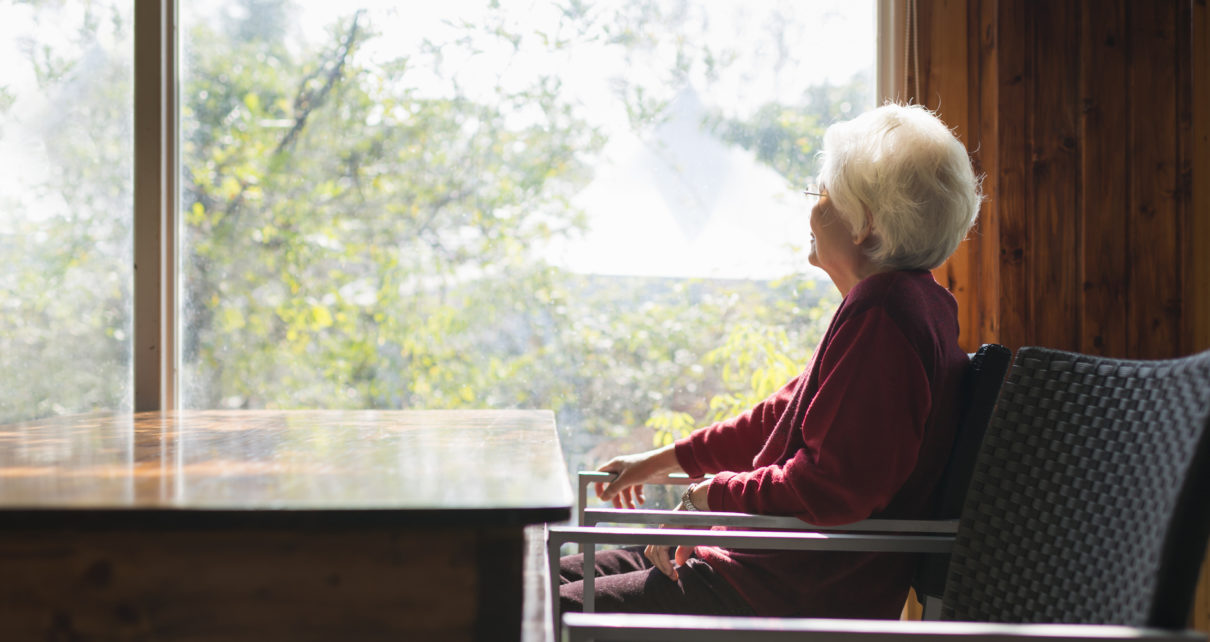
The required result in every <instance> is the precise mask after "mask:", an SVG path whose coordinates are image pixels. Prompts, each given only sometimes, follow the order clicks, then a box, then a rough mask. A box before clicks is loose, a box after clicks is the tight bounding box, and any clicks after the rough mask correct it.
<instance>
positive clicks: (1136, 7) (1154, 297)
mask: <svg viewBox="0 0 1210 642" xmlns="http://www.w3.org/2000/svg"><path fill="white" fill-rule="evenodd" d="M1176 7H1177V0H1157V1H1155V2H1138V3H1129V4H1128V5H1127V11H1128V19H1129V21H1130V22H1129V24H1130V25H1131V29H1130V35H1131V38H1132V42H1131V52H1132V55H1131V57H1130V60H1129V61H1128V69H1129V71H1128V73H1129V78H1130V88H1129V96H1130V101H1131V109H1130V128H1129V136H1130V143H1131V150H1132V156H1131V168H1130V172H1129V173H1128V176H1129V181H1130V208H1131V210H1130V216H1129V218H1128V229H1127V239H1128V245H1127V247H1128V252H1129V255H1128V256H1129V258H1128V261H1129V266H1130V286H1129V287H1130V299H1131V300H1130V305H1129V306H1128V317H1127V318H1128V340H1129V346H1128V350H1129V354H1130V355H1131V356H1133V357H1137V358H1144V359H1146V358H1161V357H1169V356H1175V355H1176V353H1177V352H1178V350H1179V348H1180V312H1181V307H1180V306H1181V281H1180V256H1179V255H1180V252H1179V250H1178V248H1179V247H1180V243H1179V240H1178V238H1177V235H1178V225H1179V221H1178V218H1177V215H1178V211H1179V208H1178V206H1177V204H1176V200H1175V199H1176V192H1177V190H1176V185H1177V168H1176V162H1177V134H1178V132H1177V124H1176V115H1177V107H1176V98H1177V97H1176V90H1175V87H1176V80H1177V78H1176V71H1175V69H1176V62H1177V60H1176V42H1175V21H1176Z"/></svg>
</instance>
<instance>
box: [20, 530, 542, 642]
mask: <svg viewBox="0 0 1210 642" xmlns="http://www.w3.org/2000/svg"><path fill="white" fill-rule="evenodd" d="M506 530H507V532H506ZM506 530H496V531H492V530H484V531H479V532H472V531H468V530H453V529H430V530H424V529H416V530H411V531H403V530H396V531H393V532H381V533H369V532H362V531H352V530H349V531H321V532H312V533H296V532H288V531H244V532H213V533H190V532H182V531H167V532H154V531H145V530H144V531H106V532H89V533H73V532H64V531H51V532H43V533H37V534H36V535H37V536H36V537H33V536H31V535H32V534H31V533H28V532H26V533H18V534H15V535H14V534H13V533H2V534H0V558H3V559H4V562H5V581H4V582H3V583H2V584H0V620H2V621H3V622H4V623H5V624H4V627H3V629H0V639H4V640H34V639H155V640H217V639H221V640H344V639H357V640H378V639H417V640H424V639H440V640H470V639H510V638H511V639H516V638H517V637H518V635H519V631H520V613H521V610H520V606H519V605H518V606H517V608H516V609H515V610H510V611H509V613H508V614H503V613H501V612H500V611H499V610H498V609H497V610H494V611H493V612H492V613H491V618H490V620H488V619H486V618H481V617H480V616H481V614H480V613H478V612H477V611H476V606H475V599H474V596H475V595H476V593H477V592H479V591H480V589H479V587H480V585H483V584H486V585H487V586H490V587H491V590H492V591H494V592H495V593H497V594H499V595H502V596H505V597H507V596H508V595H509V594H511V593H516V594H517V595H520V593H521V585H520V574H519V573H517V574H516V577H515V578H514V577H512V576H511V575H508V574H506V575H508V576H504V575H500V574H497V575H492V574H491V573H483V572H482V571H483V568H482V567H483V565H481V564H479V563H478V560H479V558H480V556H479V555H478V554H477V551H479V550H480V549H483V548H484V547H485V546H486V547H487V549H490V551H491V552H498V551H499V549H500V547H501V546H508V547H516V551H514V553H513V554H512V556H511V557H513V558H516V559H520V557H521V555H520V552H521V549H520V547H521V546H522V542H521V536H520V533H519V532H518V531H517V530H516V529H506ZM489 570H490V569H489ZM514 585H515V586H514ZM505 602H507V603H509V604H511V602H510V601H508V600H505ZM482 615H485V614H482Z"/></svg>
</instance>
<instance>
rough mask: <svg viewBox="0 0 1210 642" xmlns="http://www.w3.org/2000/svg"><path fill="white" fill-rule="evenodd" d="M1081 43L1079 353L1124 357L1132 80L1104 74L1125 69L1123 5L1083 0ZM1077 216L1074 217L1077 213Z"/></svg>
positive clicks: (1126, 31) (1113, 1)
mask: <svg viewBox="0 0 1210 642" xmlns="http://www.w3.org/2000/svg"><path fill="white" fill-rule="evenodd" d="M1081 4H1082V12H1081V13H1082V17H1083V32H1084V37H1083V38H1081V39H1080V42H1081V51H1080V114H1081V117H1080V140H1081V141H1082V144H1081V146H1080V167H1081V169H1082V172H1081V175H1080V179H1079V189H1080V194H1081V196H1080V200H1081V203H1082V204H1083V208H1082V210H1081V212H1079V222H1080V228H1081V229H1080V240H1081V243H1082V248H1081V255H1082V256H1083V257H1084V281H1083V283H1082V284H1081V300H1080V305H1081V307H1082V308H1083V311H1084V314H1083V319H1082V321H1083V325H1082V327H1081V329H1080V343H1079V348H1078V349H1079V350H1080V351H1082V352H1088V353H1091V354H1100V355H1124V354H1127V347H1128V343H1127V338H1126V308H1127V305H1128V304H1127V295H1128V292H1127V289H1128V288H1127V285H1128V283H1129V278H1130V264H1129V263H1128V262H1127V260H1126V258H1127V252H1126V238H1127V236H1126V235H1127V229H1128V224H1127V220H1128V218H1129V214H1130V208H1129V203H1130V198H1129V197H1130V190H1129V181H1127V180H1124V178H1125V177H1126V176H1128V175H1129V173H1130V172H1129V163H1128V160H1129V143H1130V141H1129V140H1128V139H1127V137H1125V136H1122V124H1123V123H1126V122H1129V120H1128V119H1129V111H1128V110H1129V103H1128V101H1126V100H1123V97H1124V96H1126V95H1127V89H1128V87H1127V77H1126V76H1125V75H1124V74H1116V73H1105V70H1107V69H1125V68H1126V50H1127V46H1128V44H1129V43H1128V38H1129V37H1130V36H1129V31H1130V30H1129V29H1127V28H1126V25H1127V23H1126V7H1125V3H1124V2H1123V0H1104V1H1102V0H1083V1H1082V3H1081ZM1074 214H1075V213H1073V215H1074Z"/></svg>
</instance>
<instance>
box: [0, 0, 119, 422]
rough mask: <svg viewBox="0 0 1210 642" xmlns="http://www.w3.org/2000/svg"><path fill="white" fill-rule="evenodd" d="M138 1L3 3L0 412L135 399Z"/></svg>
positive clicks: (11, 415) (60, 410)
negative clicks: (134, 170) (133, 328)
mask: <svg viewBox="0 0 1210 642" xmlns="http://www.w3.org/2000/svg"><path fill="white" fill-rule="evenodd" d="M132 6H133V5H132V3H130V2H98V1H92V2H86V1H83V0H80V1H60V2H31V3H13V2H0V59H2V60H4V61H5V62H6V64H4V65H3V66H0V265H3V266H4V268H3V269H2V270H0V373H3V374H0V422H11V421H19V420H24V419H32V418H37V417H45V416H49V415H57V414H64V413H72V412H82V411H89V410H94V409H105V410H129V408H130V406H131V383H130V382H131V369H130V368H131V366H130V363H131V361H130V355H131V339H130V330H131V309H132V298H131V286H132V272H131V258H130V257H131V239H132V233H131V221H132V216H133V214H132V212H133V210H134V207H133V197H132V192H133V184H132V168H133V153H134V152H133V138H132V133H131V124H132V118H133V116H132V114H133V94H132V87H133V71H132V51H133V41H132V34H131V24H132Z"/></svg>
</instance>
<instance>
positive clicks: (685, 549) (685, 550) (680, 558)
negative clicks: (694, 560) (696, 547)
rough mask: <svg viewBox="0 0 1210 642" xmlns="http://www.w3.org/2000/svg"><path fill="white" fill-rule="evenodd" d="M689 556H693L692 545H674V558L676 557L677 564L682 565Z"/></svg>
mask: <svg viewBox="0 0 1210 642" xmlns="http://www.w3.org/2000/svg"><path fill="white" fill-rule="evenodd" d="M690 557H693V547H692V546H678V547H676V555H675V558H676V565H677V566H684V565H685V563H686V562H688V561H689V558H690Z"/></svg>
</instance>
